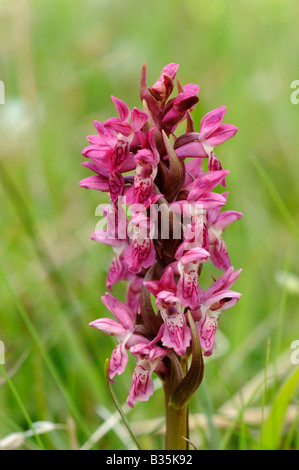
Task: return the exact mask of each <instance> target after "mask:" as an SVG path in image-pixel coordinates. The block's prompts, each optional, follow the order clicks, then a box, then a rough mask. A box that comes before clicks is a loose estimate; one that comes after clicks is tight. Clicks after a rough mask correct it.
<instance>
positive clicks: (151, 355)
mask: <svg viewBox="0 0 299 470" xmlns="http://www.w3.org/2000/svg"><path fill="white" fill-rule="evenodd" d="M130 352H131V353H132V354H133V356H135V357H136V367H135V369H134V373H133V380H132V386H131V389H130V393H129V396H128V398H127V404H128V405H129V406H130V407H131V408H133V407H134V405H135V403H136V401H147V400H148V399H149V397H150V396H152V395H153V393H154V382H153V378H152V373H153V372H154V371H155V370H158V369H159V368H160V369H162V371H163V372H164V373H165V365H164V364H163V363H162V362H161V361H162V359H163V358H164V357H165V356H166V354H167V353H168V351H167V350H165V349H162V348H160V347H158V346H150V345H148V344H142V343H140V344H138V345H136V346H132V347H131V348H130Z"/></svg>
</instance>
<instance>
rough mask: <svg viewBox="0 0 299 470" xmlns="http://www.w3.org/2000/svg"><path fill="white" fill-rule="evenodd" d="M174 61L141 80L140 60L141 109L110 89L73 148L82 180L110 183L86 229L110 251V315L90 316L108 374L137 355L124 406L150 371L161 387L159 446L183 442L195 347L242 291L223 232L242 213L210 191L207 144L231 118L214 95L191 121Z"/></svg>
mask: <svg viewBox="0 0 299 470" xmlns="http://www.w3.org/2000/svg"><path fill="white" fill-rule="evenodd" d="M178 67H179V66H178V64H175V63H171V64H168V65H166V66H165V67H164V68H163V70H162V72H161V75H160V77H159V79H158V80H157V81H156V83H155V84H154V85H153V86H152V87H147V84H146V66H145V65H144V66H143V68H142V74H141V83H140V98H141V101H142V110H140V109H138V108H133V110H132V111H131V110H130V109H129V107H128V106H127V104H126V103H124V102H123V101H121V100H120V99H118V98H116V97H114V96H112V97H111V98H112V101H113V103H114V105H115V107H116V110H117V112H118V117H113V118H110V119H108V120H107V121H105V122H98V121H95V122H94V126H95V128H96V131H97V133H96V134H95V135H91V136H88V141H89V144H90V145H88V147H86V148H85V149H84V150H83V151H82V154H83V155H84V156H85V157H86V159H87V160H86V161H85V162H84V163H83V165H84V166H86V167H87V168H89V169H90V170H92V171H93V172H94V175H93V176H89V177H87V178H85V179H83V180H82V181H81V182H80V185H81V186H82V187H84V188H91V189H96V190H98V191H103V192H106V193H108V194H109V195H110V202H109V204H107V205H105V206H101V209H102V212H103V215H104V217H105V221H106V224H105V227H103V228H101V229H99V230H97V231H96V232H95V233H94V234H93V235H92V237H91V238H92V239H93V240H95V241H98V242H101V243H104V244H107V245H110V246H111V247H112V249H113V251H114V258H113V260H112V263H111V266H110V269H109V272H108V276H107V289H108V290H109V291H110V292H107V293H106V294H105V295H104V296H103V297H102V301H103V304H104V305H105V306H106V307H107V309H108V310H109V311H110V312H111V313H112V315H113V317H114V319H113V318H100V319H98V320H95V321H93V322H92V323H91V326H93V327H95V328H97V329H99V330H101V331H103V332H104V333H106V334H109V335H112V336H115V338H116V340H117V345H116V347H115V348H114V350H113V352H112V355H111V358H110V361H109V379H110V381H111V382H114V381H115V376H117V375H120V374H122V373H123V372H124V371H125V368H126V366H127V363H128V358H129V356H128V352H129V353H131V355H132V356H134V357H135V359H136V367H135V370H134V373H133V378H132V386H131V389H130V391H129V394H128V398H127V403H128V405H129V406H130V407H134V406H135V404H136V402H138V401H147V400H148V399H149V398H150V396H151V395H153V393H154V383H153V378H152V376H153V373H155V374H156V375H157V376H158V377H159V378H160V379H161V380H162V383H163V387H164V392H165V407H166V448H167V449H177V450H181V449H186V448H187V446H188V401H189V399H190V397H191V396H192V395H193V393H194V392H195V391H196V390H197V388H198V387H199V385H200V383H201V381H202V378H203V373H204V361H203V356H210V355H211V354H212V352H213V349H214V347H215V333H216V329H217V325H218V321H219V317H220V315H221V313H222V312H223V311H224V310H227V309H229V308H231V307H233V306H234V305H235V304H236V303H237V302H238V300H239V298H240V296H241V294H240V293H238V292H235V291H233V290H231V287H232V285H233V284H234V282H235V281H236V279H237V278H238V276H239V274H240V272H241V269H239V270H237V271H235V270H234V268H233V267H232V266H231V262H230V258H229V255H228V251H227V247H226V244H225V242H224V240H223V232H224V231H225V229H226V227H227V226H228V225H230V224H231V223H232V222H234V221H236V220H238V219H239V218H240V217H241V216H242V214H241V213H240V212H236V211H232V210H226V211H222V208H223V206H225V204H226V202H227V197H228V192H227V191H225V192H223V193H220V192H215V191H214V190H215V188H216V187H217V186H219V185H221V186H222V187H223V188H225V187H226V178H227V176H228V174H229V170H223V169H222V166H221V163H220V161H219V159H218V157H217V156H216V154H215V153H214V148H215V147H217V146H218V145H220V144H222V143H224V142H225V141H226V140H228V139H230V138H232V137H233V136H234V135H235V133H236V132H237V128H236V127H235V126H233V125H230V124H223V123H222V121H223V119H224V115H225V112H226V108H225V106H221V107H219V108H217V109H214V110H213V111H210V112H209V113H207V114H206V115H205V116H204V117H203V118H202V120H201V123H200V130H199V132H196V131H195V128H194V122H193V119H192V117H191V111H192V110H193V109H194V107H195V106H196V104H197V103H198V100H199V98H198V93H199V86H198V85H195V84H187V85H185V86H184V87H183V86H182V84H181V82H180V81H179V80H177V82H176V83H177V89H178V93H177V95H176V96H175V97H173V98H171V95H172V93H173V90H174V81H175V77H176V74H177V70H178ZM184 123H185V127H184ZM183 128H184V129H185V132H184V133H182V134H181V135H180V136H178V135H177V130H178V129H183ZM205 161H206V162H207V165H206V170H205V169H204V162H205ZM208 262H211V263H213V264H214V266H216V268H218V269H219V270H220V271H223V274H222V275H220V276H219V278H218V279H217V280H216V279H215V278H212V279H211V282H212V285H211V286H210V287H209V288H208V289H207V290H205V291H204V290H203V289H202V288H201V287H200V284H199V278H200V275H201V273H202V269H203V265H204V263H208ZM119 281H125V282H126V299H125V301H124V302H121V301H120V300H118V299H116V298H115V297H114V296H113V295H112V294H111V292H112V289H113V286H114V285H115V284H116V283H118V282H119Z"/></svg>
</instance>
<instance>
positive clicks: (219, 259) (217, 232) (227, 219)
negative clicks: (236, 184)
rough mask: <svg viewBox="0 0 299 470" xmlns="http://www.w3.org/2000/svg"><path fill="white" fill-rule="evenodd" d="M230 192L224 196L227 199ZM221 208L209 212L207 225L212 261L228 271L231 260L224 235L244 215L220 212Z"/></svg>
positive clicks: (233, 212)
mask: <svg viewBox="0 0 299 470" xmlns="http://www.w3.org/2000/svg"><path fill="white" fill-rule="evenodd" d="M227 195H228V192H225V193H223V194H222V196H223V197H225V199H227ZM220 209H221V208H220V207H215V208H211V209H209V210H208V211H207V224H208V233H209V243H210V245H211V247H210V254H211V261H212V262H213V264H214V265H215V266H216V267H217V268H219V269H223V270H224V271H226V270H227V269H228V268H229V267H230V266H231V262H230V258H229V255H228V251H227V247H226V244H225V242H224V240H223V239H222V234H223V232H224V231H225V229H226V227H228V226H229V225H230V224H232V223H233V222H235V221H236V220H239V219H240V218H241V217H242V216H243V214H242V212H237V211H224V212H220Z"/></svg>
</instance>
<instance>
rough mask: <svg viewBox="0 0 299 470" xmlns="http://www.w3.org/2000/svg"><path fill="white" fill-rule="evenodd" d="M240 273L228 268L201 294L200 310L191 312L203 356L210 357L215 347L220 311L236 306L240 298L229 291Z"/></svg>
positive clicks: (236, 293)
mask: <svg viewBox="0 0 299 470" xmlns="http://www.w3.org/2000/svg"><path fill="white" fill-rule="evenodd" d="M241 271H242V270H241V269H239V270H238V271H236V272H234V268H233V267H232V266H231V267H229V268H228V270H227V271H226V272H225V273H224V274H223V276H221V277H220V278H219V279H218V280H217V281H216V282H214V284H213V285H212V286H211V287H210V288H209V289H207V290H206V291H205V292H203V294H202V295H201V299H200V308H199V309H196V311H194V312H192V314H193V318H194V320H199V321H198V323H197V325H196V328H197V331H198V335H199V339H200V344H201V346H202V347H203V348H204V355H205V356H210V355H211V354H212V352H213V349H214V347H215V333H216V330H217V326H218V319H219V317H220V315H221V313H222V311H224V310H227V309H229V308H231V307H233V306H234V305H236V303H237V302H238V300H239V299H240V297H241V294H240V293H238V292H234V291H231V290H229V289H230V287H231V286H232V284H233V283H234V282H235V281H236V279H237V278H238V276H239V275H240V273H241Z"/></svg>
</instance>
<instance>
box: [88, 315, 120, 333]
mask: <svg viewBox="0 0 299 470" xmlns="http://www.w3.org/2000/svg"><path fill="white" fill-rule="evenodd" d="M89 326H93V327H94V328H97V330H101V331H103V332H104V333H107V334H108V335H114V336H125V335H126V334H127V330H126V329H125V328H124V326H123V325H120V324H119V323H117V322H116V321H115V320H111V319H110V318H99V319H98V320H94V321H92V322H91V323H89Z"/></svg>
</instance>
